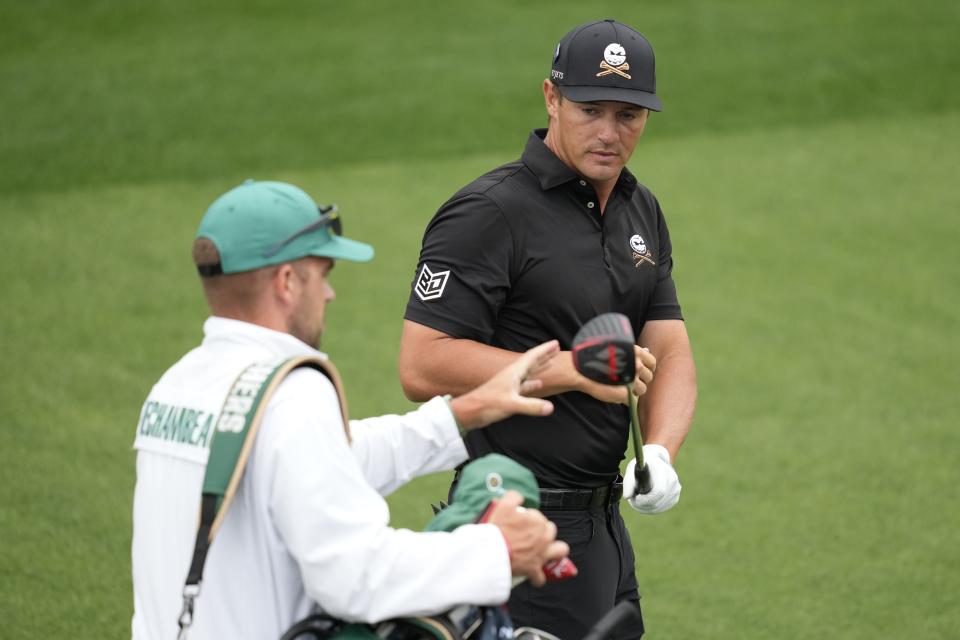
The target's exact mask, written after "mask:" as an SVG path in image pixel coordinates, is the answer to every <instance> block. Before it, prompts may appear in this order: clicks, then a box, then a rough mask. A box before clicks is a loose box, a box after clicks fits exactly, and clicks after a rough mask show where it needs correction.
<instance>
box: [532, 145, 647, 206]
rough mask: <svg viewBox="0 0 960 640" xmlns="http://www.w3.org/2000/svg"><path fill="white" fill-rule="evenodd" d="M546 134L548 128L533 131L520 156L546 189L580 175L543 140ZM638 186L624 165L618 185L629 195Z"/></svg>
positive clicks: (542, 187) (541, 186)
mask: <svg viewBox="0 0 960 640" xmlns="http://www.w3.org/2000/svg"><path fill="white" fill-rule="evenodd" d="M546 135H547V130H546V129H534V130H533V131H531V132H530V137H529V138H527V146H526V147H524V149H523V154H522V155H521V156H520V160H522V161H523V164H525V165H527V167H528V168H529V169H530V171H532V172H533V175H535V176H536V177H537V180H538V181H539V182H540V188H541V189H543V190H544V191H546V190H547V189H553V188H554V187H558V186H560V185H561V184H564V183H567V182H570V181H571V180H576V179H578V178H579V177H580V176H578V175H577V173H576V172H575V171H574V170H573V169H571V168H570V167H568V166H567V165H566V164H564V162H563V160H561V159H560V158H558V157H557V156H556V155H555V154H554V153H553V151H551V150H550V147H548V146H547V145H546V144H545V143H544V142H543V139H544V138H545V137H546ZM636 186H637V179H636V178H634V177H633V174H632V173H630V170H629V169H627V168H626V167H624V168H623V171H621V172H620V178H618V179H617V187H619V188H621V189H623V190H624V192H625V194H626V195H628V196H629V195H630V194H632V193H633V190H634V189H635V188H636Z"/></svg>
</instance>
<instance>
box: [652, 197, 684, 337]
mask: <svg viewBox="0 0 960 640" xmlns="http://www.w3.org/2000/svg"><path fill="white" fill-rule="evenodd" d="M653 203H654V211H655V212H656V216H657V220H656V222H657V235H658V237H659V240H660V241H659V247H660V253H659V256H658V259H657V285H656V288H655V289H654V291H653V295H652V296H651V297H650V305H649V307H648V308H647V313H646V318H645V319H646V320H683V314H682V313H681V310H680V302H679V300H678V299H677V287H676V284H674V282H673V246H672V245H671V243H670V231H669V230H668V229H667V221H666V220H665V219H664V217H663V211H661V210H660V203H659V202H657V200H656V198H653Z"/></svg>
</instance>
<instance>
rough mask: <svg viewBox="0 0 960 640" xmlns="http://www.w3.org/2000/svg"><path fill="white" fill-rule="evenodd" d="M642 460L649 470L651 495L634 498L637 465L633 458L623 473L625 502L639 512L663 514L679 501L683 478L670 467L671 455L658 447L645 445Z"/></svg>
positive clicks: (639, 495) (638, 495) (643, 494)
mask: <svg viewBox="0 0 960 640" xmlns="http://www.w3.org/2000/svg"><path fill="white" fill-rule="evenodd" d="M643 459H644V461H645V462H646V463H647V467H649V469H650V487H651V488H650V493H638V494H637V495H633V492H634V491H635V490H636V476H635V475H634V469H635V468H636V466H637V459H636V458H634V459H633V460H631V461H630V464H628V465H627V470H626V471H625V472H624V474H623V499H624V500H626V501H627V502H628V503H629V504H630V506H631V507H633V508H634V509H636V510H637V511H639V512H640V513H649V514H653V513H662V512H664V511H666V510H667V509H670V508H671V507H673V505H675V504H677V502H678V501H679V500H680V489H681V488H682V487H681V486H680V477H679V476H677V472H676V471H675V470H674V468H673V465H671V464H670V453H669V452H668V451H667V450H666V449H665V448H663V447H662V446H660V445H659V444H645V445H643Z"/></svg>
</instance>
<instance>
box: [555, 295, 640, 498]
mask: <svg viewBox="0 0 960 640" xmlns="http://www.w3.org/2000/svg"><path fill="white" fill-rule="evenodd" d="M633 346H634V340H633V327H632V326H631V325H630V320H629V319H628V318H627V316H625V315H623V314H622V313H603V314H600V315H599V316H597V317H596V318H593V319H592V320H590V321H588V322H587V323H586V324H584V325H583V326H582V327H580V330H579V331H577V335H575V336H574V337H573V346H572V351H573V366H574V367H575V368H576V369H577V371H579V372H580V375H582V376H583V377H585V378H588V379H590V380H593V381H594V382H599V383H600V384H609V385H621V384H622V385H623V386H625V387H626V388H627V404H628V405H630V430H631V432H632V433H633V453H634V456H635V457H636V458H637V464H636V466H635V467H634V472H635V474H636V479H637V493H650V489H651V486H650V469H649V467H647V463H646V462H644V461H643V440H642V438H641V437H640V421H639V419H638V418H637V399H636V398H635V397H634V395H633V379H634V377H635V376H636V375H637V366H636V358H635V356H634V353H633ZM628 497H632V496H628Z"/></svg>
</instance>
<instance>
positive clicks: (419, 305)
mask: <svg viewBox="0 0 960 640" xmlns="http://www.w3.org/2000/svg"><path fill="white" fill-rule="evenodd" d="M513 256H514V246H513V238H512V235H511V233H510V228H509V226H508V225H507V222H506V219H505V218H504V216H503V213H502V212H501V210H500V208H499V207H498V206H497V205H496V203H494V202H493V201H491V200H490V199H489V198H488V197H486V196H484V195H482V194H475V193H474V194H466V195H464V196H460V197H457V198H455V199H453V200H451V201H449V202H447V203H446V204H445V205H444V206H443V207H441V208H440V210H439V211H438V212H437V214H436V215H435V216H434V217H433V220H431V222H430V224H429V225H428V226H427V230H426V232H425V233H424V236H423V247H422V248H421V250H420V261H419V262H418V264H417V269H416V273H415V276H414V280H413V283H412V285H411V290H410V299H409V301H408V302H407V310H406V313H405V314H404V318H406V319H407V320H411V321H413V322H416V323H418V324H422V325H426V326H428V327H430V328H432V329H436V330H438V331H442V332H443V333H446V334H447V335H449V336H452V337H454V338H466V339H469V340H476V341H478V342H483V343H489V341H490V338H491V336H492V335H493V331H494V326H495V324H496V319H497V314H498V313H499V311H500V308H501V306H502V305H503V303H504V301H505V300H506V298H507V294H508V292H509V290H510V280H511V261H512V259H513Z"/></svg>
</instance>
